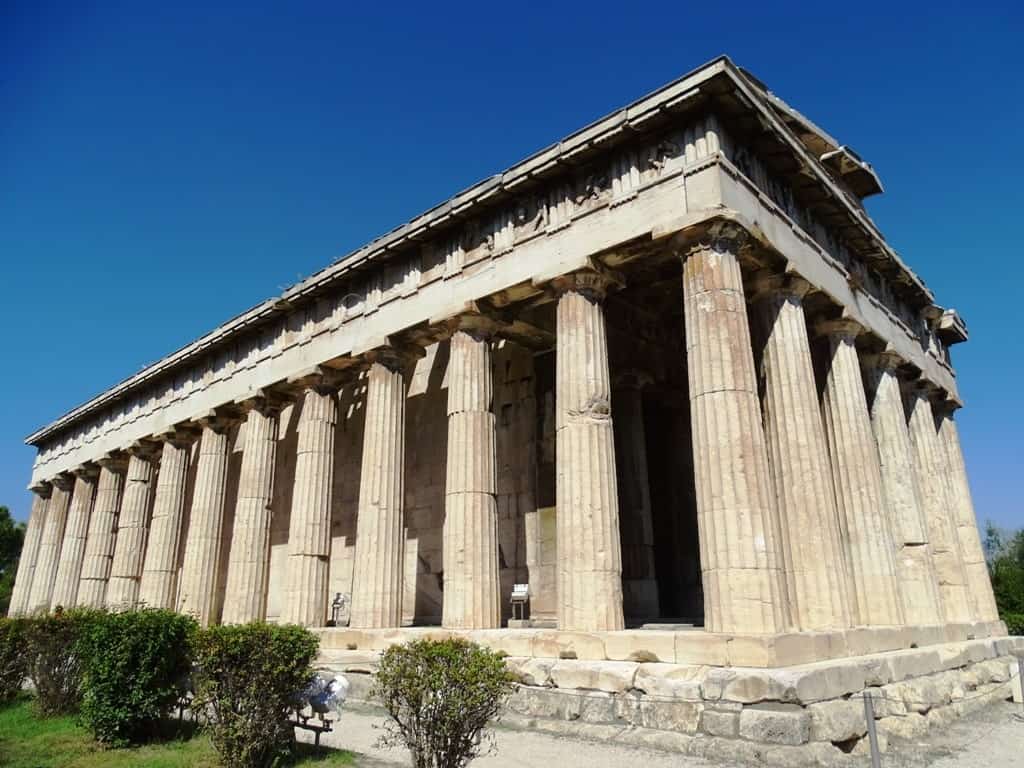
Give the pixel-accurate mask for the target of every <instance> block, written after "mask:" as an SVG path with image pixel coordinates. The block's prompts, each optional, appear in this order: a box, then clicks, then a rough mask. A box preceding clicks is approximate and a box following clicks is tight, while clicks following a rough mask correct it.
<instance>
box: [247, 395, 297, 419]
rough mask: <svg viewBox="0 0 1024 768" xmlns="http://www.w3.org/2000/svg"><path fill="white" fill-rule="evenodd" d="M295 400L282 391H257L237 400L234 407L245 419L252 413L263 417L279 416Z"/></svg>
mask: <svg viewBox="0 0 1024 768" xmlns="http://www.w3.org/2000/svg"><path fill="white" fill-rule="evenodd" d="M294 399H295V398H294V396H292V395H291V394H290V393H288V392H285V391H282V390H274V389H257V390H254V391H252V392H250V393H249V394H248V395H243V396H242V397H239V398H237V399H236V400H235V401H234V405H235V406H237V408H238V410H239V414H240V416H242V417H243V418H244V417H246V416H248V414H249V412H250V411H256V412H258V413H260V414H262V415H263V416H277V415H278V414H279V413H280V412H281V409H283V408H284V407H285V406H286V405H288V404H289V403H291V402H293V401H294Z"/></svg>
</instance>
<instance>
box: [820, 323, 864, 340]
mask: <svg viewBox="0 0 1024 768" xmlns="http://www.w3.org/2000/svg"><path fill="white" fill-rule="evenodd" d="M866 332H867V329H866V328H865V327H864V326H863V325H861V324H860V323H858V322H857V321H856V320H854V319H853V318H851V317H841V318H839V319H838V320H819V321H818V322H816V323H815V324H814V333H815V334H816V335H817V336H827V337H830V338H838V339H841V340H842V341H849V342H851V343H852V342H853V340H854V339H856V338H857V337H858V336H860V335H861V334H863V333H866Z"/></svg>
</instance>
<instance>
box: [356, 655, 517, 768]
mask: <svg viewBox="0 0 1024 768" xmlns="http://www.w3.org/2000/svg"><path fill="white" fill-rule="evenodd" d="M512 688H513V677H512V675H511V674H510V673H509V671H508V670H507V669H506V668H505V662H504V661H503V659H502V657H501V656H500V655H499V654H497V653H494V652H493V651H490V650H488V649H486V648H482V647H480V646H479V645H475V644H473V643H469V642H466V641H465V640H459V639H451V640H440V641H438V640H416V641H414V642H411V643H407V644H405V645H394V646H391V647H390V648H388V649H387V651H385V652H384V655H383V657H382V658H381V662H380V670H379V671H378V673H377V680H376V684H375V685H374V690H373V695H374V697H375V698H377V699H379V700H380V702H381V703H382V704H383V705H384V707H385V708H386V709H387V711H388V715H389V716H390V720H389V721H388V723H387V724H386V725H385V732H384V735H383V736H382V737H381V743H382V744H383V745H384V746H395V745H397V744H404V745H405V746H406V747H407V748H408V750H409V752H410V753H411V754H412V764H413V766H414V767H415V768H458V767H459V766H464V765H466V764H467V763H468V762H469V761H470V760H472V759H473V758H475V757H477V756H478V755H479V754H480V752H481V749H482V745H483V744H484V743H485V740H484V739H482V738H481V732H482V731H483V728H484V726H486V725H487V723H488V722H489V721H491V720H492V719H494V718H495V717H497V715H498V710H499V708H500V707H501V704H502V702H503V701H504V700H505V698H506V697H507V696H508V695H509V694H510V693H511V692H512Z"/></svg>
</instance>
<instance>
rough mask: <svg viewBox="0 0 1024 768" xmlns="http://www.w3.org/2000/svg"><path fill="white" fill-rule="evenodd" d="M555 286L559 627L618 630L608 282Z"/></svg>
mask: <svg viewBox="0 0 1024 768" xmlns="http://www.w3.org/2000/svg"><path fill="white" fill-rule="evenodd" d="M560 287H561V288H562V290H563V293H562V295H561V297H560V298H559V300H558V308H557V313H556V323H557V330H556V333H557V344H558V351H557V357H556V362H555V365H556V369H555V382H556V384H555V406H556V409H557V411H556V443H557V451H556V461H557V473H556V480H555V489H556V491H555V492H556V497H557V507H558V509H557V518H556V522H557V528H558V534H557V535H558V540H557V546H558V567H557V582H558V626H559V628H560V629H568V630H581V631H599V630H600V631H609V630H616V629H622V628H623V627H624V626H625V622H624V617H623V612H622V554H621V549H620V546H621V544H620V541H619V502H618V490H617V484H616V475H615V442H614V435H613V432H612V417H611V375H610V373H609V370H608V342H607V338H606V335H605V325H604V313H603V310H602V308H601V301H602V299H603V298H604V292H605V290H606V289H607V282H606V280H605V279H604V278H603V277H602V276H600V275H597V274H593V273H586V272H584V273H578V274H575V275H571V276H569V277H568V278H567V279H566V280H565V281H564V282H563V283H562V284H561V286H560Z"/></svg>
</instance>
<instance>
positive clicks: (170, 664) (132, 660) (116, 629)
mask: <svg viewBox="0 0 1024 768" xmlns="http://www.w3.org/2000/svg"><path fill="white" fill-rule="evenodd" d="M195 627H196V623H195V621H194V620H193V619H192V618H191V617H188V616H182V615H180V614H177V613H172V612H171V611H163V610H139V611H128V612H126V613H106V614H102V615H101V616H99V617H97V618H96V620H94V621H91V622H89V623H88V625H86V626H85V627H84V629H83V631H82V632H81V633H80V635H79V637H78V641H77V642H78V646H77V651H78V655H79V658H80V660H81V669H82V706H81V716H82V722H83V724H84V725H85V727H86V728H88V729H89V730H90V731H91V732H92V734H93V736H94V737H95V738H96V740H97V741H100V742H103V743H106V744H111V745H114V746H124V745H127V744H129V743H131V742H137V741H140V740H142V739H144V738H146V737H150V736H152V735H154V734H155V733H156V732H157V728H158V726H159V724H160V720H161V718H163V717H166V716H167V714H168V712H169V711H170V710H171V709H172V708H173V707H174V705H175V704H176V703H177V702H178V700H179V699H180V698H181V697H182V695H183V694H184V692H185V681H186V680H187V676H188V672H189V670H190V668H191V659H190V657H189V637H190V636H191V634H192V632H193V631H194V630H195Z"/></svg>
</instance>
